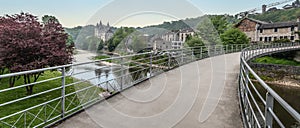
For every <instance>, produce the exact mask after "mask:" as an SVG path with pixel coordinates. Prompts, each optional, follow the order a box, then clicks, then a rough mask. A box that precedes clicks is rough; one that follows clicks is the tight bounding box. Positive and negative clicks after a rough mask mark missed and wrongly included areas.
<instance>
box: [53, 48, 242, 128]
mask: <svg viewBox="0 0 300 128" xmlns="http://www.w3.org/2000/svg"><path fill="white" fill-rule="evenodd" d="M238 71H239V53H234V54H227V55H223V56H217V57H212V58H208V59H204V60H200V61H198V62H193V63H190V64H187V65H184V66H181V67H180V68H176V69H174V70H171V71H168V72H166V73H163V74H161V75H158V76H156V77H154V78H152V79H150V80H148V81H145V82H143V83H141V84H139V85H137V86H135V87H132V88H130V89H128V90H126V91H124V92H122V93H121V94H118V95H116V96H114V97H112V98H110V99H109V100H107V101H105V102H101V103H99V104H97V105H94V106H93V107H91V108H89V109H86V110H85V111H84V112H82V113H79V114H78V115H75V116H73V117H71V118H70V119H67V120H66V121H64V122H62V123H61V124H60V125H58V126H56V127H58V128H101V127H103V128H169V127H175V128H241V127H242V121H241V116H240V110H239V103H238V96H237V95H238V94H237V88H238V83H237V78H238Z"/></svg>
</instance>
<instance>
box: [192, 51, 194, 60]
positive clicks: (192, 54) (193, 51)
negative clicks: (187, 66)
mask: <svg viewBox="0 0 300 128" xmlns="http://www.w3.org/2000/svg"><path fill="white" fill-rule="evenodd" d="M193 61H194V48H192V62H193Z"/></svg>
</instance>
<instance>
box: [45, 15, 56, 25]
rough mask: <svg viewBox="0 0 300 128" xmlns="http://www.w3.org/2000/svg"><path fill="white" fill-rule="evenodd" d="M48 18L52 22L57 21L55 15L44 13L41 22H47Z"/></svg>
mask: <svg viewBox="0 0 300 128" xmlns="http://www.w3.org/2000/svg"><path fill="white" fill-rule="evenodd" d="M50 20H51V21H52V22H56V23H59V21H58V19H57V18H56V17H55V16H50V15H44V16H43V17H42V23H44V24H46V23H48V22H49V21H50Z"/></svg>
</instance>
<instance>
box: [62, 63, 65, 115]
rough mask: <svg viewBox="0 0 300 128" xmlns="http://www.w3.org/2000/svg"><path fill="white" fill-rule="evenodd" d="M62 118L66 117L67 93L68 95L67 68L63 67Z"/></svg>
mask: <svg viewBox="0 0 300 128" xmlns="http://www.w3.org/2000/svg"><path fill="white" fill-rule="evenodd" d="M61 75H62V78H61V86H62V89H61V118H64V117H65V95H66V91H65V89H66V88H65V84H66V68H65V67H63V68H62V71H61Z"/></svg>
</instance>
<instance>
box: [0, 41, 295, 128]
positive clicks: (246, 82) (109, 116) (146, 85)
mask: <svg viewBox="0 0 300 128" xmlns="http://www.w3.org/2000/svg"><path fill="white" fill-rule="evenodd" d="M297 49H300V45H299V44H298V43H287V44H269V45H252V46H250V47H249V46H246V45H229V46H207V47H194V48H185V49H180V50H168V51H164V52H160V53H155V52H150V53H143V54H136V55H127V56H121V57H115V58H109V59H103V60H99V61H94V62H86V63H78V64H71V65H64V66H58V67H51V68H45V69H39V70H34V71H26V72H21V73H13V74H5V75H1V76H0V78H9V77H12V76H22V75H24V74H28V73H31V74H32V73H38V72H46V71H48V70H51V71H53V70H58V69H59V72H61V76H58V77H54V78H50V79H46V80H42V81H37V82H36V83H32V84H35V86H38V84H41V83H47V82H49V81H52V80H55V79H56V80H61V85H60V86H57V87H56V88H52V89H49V90H45V91H41V92H35V93H34V94H33V95H30V96H24V97H21V98H19V97H18V98H16V99H13V100H11V101H6V102H1V104H0V107H2V108H4V107H6V106H9V105H11V104H15V103H19V102H22V101H23V100H32V101H34V100H35V99H34V98H35V97H39V96H47V95H45V94H50V93H51V92H55V91H58V92H59V96H58V97H56V98H53V99H49V100H47V101H43V102H41V103H38V104H36V105H33V106H30V107H28V108H26V109H22V110H19V111H17V112H14V113H12V114H9V115H5V116H4V117H0V126H1V127H58V128H81V127H91V128H98V127H99V128H101V127H104V128H110V127H111V128H115V127H124V128H125V127H128V128H135V127H143V128H144V127H146V128H148V127H149V128H153V127H159V128H160V127H162V128H166V127H178V128H181V127H184V128H185V127H188V128H190V127H192V128H193V127H205V128H206V127H212V128H215V127H216V128H219V127H226V128H227V127H228V128H231V127H236V128H240V127H273V126H275V127H277V126H279V127H289V124H285V122H283V121H281V120H280V118H279V117H278V114H277V113H276V112H275V111H273V106H274V102H277V103H279V106H280V107H282V108H283V109H285V110H286V111H287V112H288V113H289V115H290V116H291V117H292V118H293V119H294V120H295V122H300V116H299V113H298V112H297V111H295V110H294V109H293V108H292V107H291V106H290V105H289V104H288V103H286V102H285V101H284V100H283V99H282V98H281V97H280V96H279V95H278V94H277V93H276V92H275V91H273V90H272V89H271V88H270V87H269V86H268V85H267V84H266V83H265V82H264V81H263V80H262V79H260V77H259V76H257V75H256V73H255V72H254V71H253V70H252V69H251V67H250V66H249V65H248V64H247V61H249V60H251V59H253V58H255V57H259V56H263V55H266V54H272V53H276V52H284V51H290V50H297ZM170 53H172V54H170ZM174 53H175V54H174ZM104 61H105V62H106V63H114V64H116V65H118V66H116V67H113V66H112V65H111V64H108V65H109V66H106V65H101V62H104ZM102 64H103V63H102ZM87 67H90V68H87ZM70 69H72V70H70ZM82 69H85V70H82ZM67 71H72V72H69V73H68V72H67ZM89 72H90V74H89ZM84 74H85V75H84ZM69 79H74V80H73V81H72V82H69ZM30 85H31V84H27V85H19V86H16V87H12V88H7V89H2V90H0V94H1V93H5V92H8V91H14V90H18V89H21V88H24V87H26V86H30ZM257 86H262V87H263V89H264V90H265V91H264V92H265V93H264V94H261V93H260V92H259V91H258V89H257ZM69 88H74V89H73V91H70V89H69Z"/></svg>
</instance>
